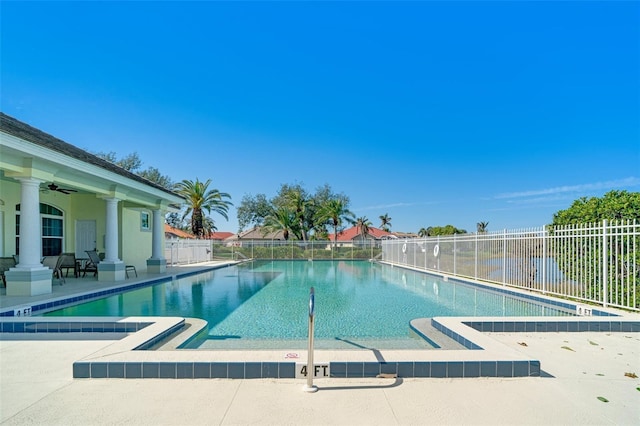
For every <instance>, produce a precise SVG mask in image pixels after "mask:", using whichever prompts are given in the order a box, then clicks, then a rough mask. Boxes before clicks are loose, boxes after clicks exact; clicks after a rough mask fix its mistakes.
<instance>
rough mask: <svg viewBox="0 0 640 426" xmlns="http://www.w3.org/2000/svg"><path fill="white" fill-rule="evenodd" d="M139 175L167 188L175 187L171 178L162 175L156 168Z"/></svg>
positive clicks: (148, 169) (150, 168)
mask: <svg viewBox="0 0 640 426" xmlns="http://www.w3.org/2000/svg"><path fill="white" fill-rule="evenodd" d="M138 174H139V175H140V176H141V177H143V178H145V179H146V180H148V181H151V182H155V183H157V184H158V185H161V186H163V187H165V188H171V187H172V186H173V181H172V180H171V178H170V177H169V176H166V175H163V174H162V173H160V170H158V169H156V168H155V167H149V168H147V169H146V170H142V171H141V172H140V173H138Z"/></svg>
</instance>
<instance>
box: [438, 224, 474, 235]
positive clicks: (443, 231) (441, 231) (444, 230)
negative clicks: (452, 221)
mask: <svg viewBox="0 0 640 426" xmlns="http://www.w3.org/2000/svg"><path fill="white" fill-rule="evenodd" d="M466 233H467V231H465V230H464V229H458V228H456V227H455V226H453V225H446V226H433V227H429V236H430V237H434V236H436V235H454V234H466Z"/></svg>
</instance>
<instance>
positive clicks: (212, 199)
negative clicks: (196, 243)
mask: <svg viewBox="0 0 640 426" xmlns="http://www.w3.org/2000/svg"><path fill="white" fill-rule="evenodd" d="M210 184H211V179H207V181H206V182H200V181H199V180H198V178H196V180H195V182H193V181H190V180H186V179H185V180H183V181H182V182H179V183H177V184H176V186H175V191H176V193H177V194H179V195H181V196H182V197H183V198H184V199H185V201H186V207H187V208H186V211H185V213H184V215H183V219H184V218H185V217H186V216H188V215H189V214H191V232H192V233H193V235H195V236H196V237H198V238H202V236H203V235H204V231H205V226H204V225H205V223H204V220H205V219H204V216H203V212H202V211H203V210H206V211H207V213H211V212H212V211H213V212H215V213H218V214H220V215H221V216H222V217H224V218H225V219H228V217H227V211H228V210H229V206H232V205H233V204H232V203H231V201H230V199H231V196H230V195H229V194H227V193H225V192H220V191H219V190H217V189H214V188H212V189H209V185H210Z"/></svg>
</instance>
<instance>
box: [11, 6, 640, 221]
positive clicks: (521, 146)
mask: <svg viewBox="0 0 640 426" xmlns="http://www.w3.org/2000/svg"><path fill="white" fill-rule="evenodd" d="M0 14H1V46H0V47H1V52H2V53H1V56H0V60H1V62H0V72H1V74H0V77H1V81H0V83H1V90H2V92H1V98H0V101H1V105H0V107H1V109H2V111H3V112H4V113H6V114H8V115H11V116H13V117H15V118H17V119H19V120H22V121H24V122H26V123H28V124H31V125H33V126H35V127H37V128H39V129H41V130H43V131H46V132H47V133H50V134H52V135H54V136H56V137H59V138H61V139H63V140H65V141H67V142H69V143H72V144H74V145H76V146H79V147H81V148H83V149H87V150H89V151H92V152H96V151H103V152H108V151H114V152H116V153H117V154H118V155H119V156H124V155H127V154H130V153H132V152H137V153H138V154H139V156H140V158H141V159H142V161H143V168H146V167H149V166H153V167H156V168H158V169H160V171H161V172H162V173H163V174H166V175H169V176H170V177H171V178H172V179H173V180H174V181H179V180H182V179H191V180H193V179H195V178H199V179H201V180H206V179H209V178H210V179H212V181H213V184H212V186H213V187H215V188H218V189H219V190H221V191H223V192H228V193H230V194H231V196H232V201H233V202H234V203H235V204H236V205H238V204H239V203H240V201H241V199H242V197H243V196H244V195H245V194H251V195H256V194H259V193H263V194H266V195H267V196H268V197H271V196H274V195H275V194H276V192H277V191H278V189H279V188H280V186H281V185H282V184H283V183H289V184H294V183H299V184H302V185H303V186H304V187H305V188H307V189H308V190H309V191H311V192H313V191H315V189H316V188H317V187H318V186H321V185H324V184H329V185H330V186H331V187H332V189H333V190H334V192H338V193H340V192H342V193H345V194H347V195H348V196H349V197H350V199H351V206H350V207H351V210H352V211H353V212H354V213H355V214H356V215H357V216H366V217H368V218H369V219H370V220H371V222H372V223H373V225H374V226H379V222H380V221H379V219H378V217H379V216H380V215H382V214H385V213H387V214H389V216H391V218H392V230H395V231H404V232H417V231H418V229H420V228H421V227H428V226H444V225H447V224H452V225H454V226H456V227H458V228H463V229H467V230H468V231H474V230H475V227H476V223H477V222H479V221H485V222H489V230H498V229H503V228H521V227H530V226H540V225H544V224H547V223H550V222H551V220H552V217H553V213H555V212H557V211H558V210H561V209H566V208H568V207H569V206H570V205H571V203H572V202H573V201H574V200H576V199H577V198H579V197H583V196H587V197H590V196H601V195H603V194H604V193H606V192H608V191H610V190H613V189H618V190H627V191H638V190H640V30H639V29H640V3H639V2H578V1H569V2H551V1H549V2H547V1H540V2H519V1H512V2H507V1H504V2H502V1H496V2H481V1H471V2H207V1H200V2H37V3H36V2H6V1H3V2H2V3H1V4H0ZM213 217H214V220H215V221H216V224H217V227H218V229H219V230H221V231H223V230H226V231H231V232H235V231H237V228H238V224H237V219H236V211H235V208H232V209H231V210H230V218H229V221H228V222H227V221H225V220H224V219H223V218H221V217H219V216H216V215H214V216H213Z"/></svg>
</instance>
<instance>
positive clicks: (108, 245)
mask: <svg viewBox="0 0 640 426" xmlns="http://www.w3.org/2000/svg"><path fill="white" fill-rule="evenodd" d="M104 201H105V204H106V218H105V220H106V224H105V236H104V260H103V261H101V262H100V263H99V264H98V281H121V280H124V279H125V276H126V274H125V265H124V263H123V262H122V261H121V260H120V259H119V258H118V241H119V239H118V235H119V230H118V202H119V201H120V200H119V199H118V198H115V197H111V198H105V199H104Z"/></svg>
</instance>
